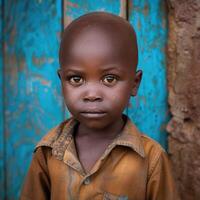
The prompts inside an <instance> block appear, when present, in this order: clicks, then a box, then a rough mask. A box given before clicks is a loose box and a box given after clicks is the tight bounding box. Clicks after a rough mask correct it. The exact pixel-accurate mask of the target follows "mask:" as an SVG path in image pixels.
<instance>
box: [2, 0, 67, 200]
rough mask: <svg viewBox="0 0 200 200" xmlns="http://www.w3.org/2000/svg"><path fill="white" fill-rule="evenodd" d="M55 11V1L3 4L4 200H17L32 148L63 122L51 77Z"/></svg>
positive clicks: (57, 23)
mask: <svg viewBox="0 0 200 200" xmlns="http://www.w3.org/2000/svg"><path fill="white" fill-rule="evenodd" d="M61 10H62V2H61V0H57V1H55V0H53V1H52V0H46V1H41V0H36V1H15V2H13V1H11V0H7V1H5V14H4V15H5V24H6V27H5V31H4V32H5V50H4V51H5V52H4V54H5V66H6V68H5V74H4V75H5V83H6V84H5V131H6V138H5V139H6V169H7V174H6V183H7V184H6V188H7V193H6V198H7V199H12V200H14V199H18V196H19V193H20V188H21V185H22V182H23V179H24V176H25V175H26V172H27V168H28V166H29V163H30V159H31V156H32V152H33V148H34V145H35V144H36V143H37V142H38V141H39V139H40V138H41V137H42V136H43V135H44V134H45V133H46V132H47V131H48V130H49V129H50V128H51V127H53V126H55V125H56V124H58V123H60V122H61V121H62V120H63V118H64V116H63V101H62V97H61V90H60V82H59V79H58V77H57V73H56V71H57V68H58V65H59V64H58V47H59V40H60V32H61V21H62V20H61ZM11 13H12V14H11Z"/></svg>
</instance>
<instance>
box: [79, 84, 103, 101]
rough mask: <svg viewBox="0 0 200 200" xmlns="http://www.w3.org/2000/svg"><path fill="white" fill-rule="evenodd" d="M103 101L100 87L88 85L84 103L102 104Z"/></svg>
mask: <svg viewBox="0 0 200 200" xmlns="http://www.w3.org/2000/svg"><path fill="white" fill-rule="evenodd" d="M102 100H103V98H102V95H101V92H100V91H99V89H98V87H97V86H95V85H94V84H91V85H88V87H87V89H86V91H85V94H84V97H83V101H85V102H94V101H97V102H101V101H102Z"/></svg>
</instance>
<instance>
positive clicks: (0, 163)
mask: <svg viewBox="0 0 200 200" xmlns="http://www.w3.org/2000/svg"><path fill="white" fill-rule="evenodd" d="M2 3H3V2H2V0H0V199H4V180H5V179H4V178H5V176H4V175H5V173H4V158H5V157H4V133H3V44H2V42H3V29H2V28H3V20H2V19H3V13H2V10H3V5H2Z"/></svg>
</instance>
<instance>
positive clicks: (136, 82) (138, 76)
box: [131, 70, 142, 96]
mask: <svg viewBox="0 0 200 200" xmlns="http://www.w3.org/2000/svg"><path fill="white" fill-rule="evenodd" d="M141 80H142V70H138V71H137V72H136V73H135V78H134V83H133V88H132V90H131V96H136V95H137V91H138V88H139V86H140V82H141Z"/></svg>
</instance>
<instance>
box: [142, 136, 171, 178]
mask: <svg viewBox="0 0 200 200" xmlns="http://www.w3.org/2000/svg"><path fill="white" fill-rule="evenodd" d="M141 138H142V142H143V147H144V151H145V156H146V158H147V160H148V163H149V164H148V165H149V173H148V175H149V177H150V176H151V174H152V173H153V171H154V169H155V168H156V167H158V168H162V167H164V166H166V165H169V162H170V161H169V159H168V155H167V152H166V151H165V149H164V148H163V147H162V146H161V145H160V144H159V143H158V142H156V141H155V140H153V139H152V138H150V137H148V136H147V135H145V134H141Z"/></svg>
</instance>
